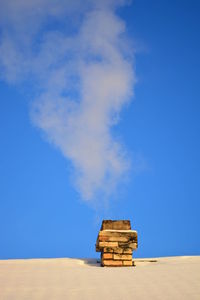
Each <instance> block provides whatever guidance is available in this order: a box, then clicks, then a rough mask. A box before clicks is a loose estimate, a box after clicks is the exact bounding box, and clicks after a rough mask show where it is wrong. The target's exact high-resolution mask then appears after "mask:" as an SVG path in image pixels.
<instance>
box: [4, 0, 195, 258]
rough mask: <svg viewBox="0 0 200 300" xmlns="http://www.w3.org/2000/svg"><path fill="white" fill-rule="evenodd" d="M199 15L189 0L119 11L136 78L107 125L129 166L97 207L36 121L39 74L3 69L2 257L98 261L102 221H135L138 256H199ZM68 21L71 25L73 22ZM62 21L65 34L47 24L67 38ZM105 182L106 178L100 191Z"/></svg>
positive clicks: (150, 3)
mask: <svg viewBox="0 0 200 300" xmlns="http://www.w3.org/2000/svg"><path fill="white" fill-rule="evenodd" d="M19 2H20V1H19ZM21 2H23V1H21ZM105 3H106V1H105ZM5 9H6V8H5ZM82 9H83V8H82V7H80V8H79V11H81V13H82ZM199 12H200V3H199V1H195V0H193V1H180V0H174V1H172V0H170V1H165V0H164V1H147V0H140V1H137V0H135V1H133V3H132V4H131V5H129V6H123V7H119V8H118V9H117V12H116V14H117V15H118V16H119V17H120V18H121V19H122V20H123V21H124V22H125V23H126V37H127V36H128V38H129V41H130V43H133V45H134V46H133V48H134V49H135V54H134V57H133V58H130V60H131V59H132V60H134V70H135V71H134V73H133V75H134V76H136V77H137V83H136V84H134V81H132V84H133V85H134V98H133V96H130V97H129V98H130V100H132V101H130V103H128V104H126V101H124V102H123V105H122V107H121V112H120V117H119V122H118V123H117V125H116V126H114V127H112V128H111V129H112V130H111V131H112V137H115V139H117V140H120V143H121V144H122V145H123V147H124V148H125V149H126V151H127V153H128V154H127V156H128V159H130V160H132V166H131V169H130V170H129V171H127V173H125V175H124V176H125V177H126V179H128V180H126V181H127V182H125V183H124V180H122V178H121V177H120V178H118V179H117V180H118V182H117V184H118V187H117V188H115V189H114V191H112V193H109V196H108V200H106V201H108V203H109V204H107V205H104V204H102V202H104V201H103V200H102V199H104V198H105V195H104V196H103V193H104V194H105V192H107V190H103V192H102V191H101V193H100V195H99V194H98V195H96V199H94V200H91V201H85V200H84V199H82V198H84V197H85V195H87V196H88V195H89V196H90V192H91V190H87V191H84V190H83V189H81V187H80V185H79V187H78V188H77V185H76V186H74V179H73V176H75V175H74V173H73V171H72V169H73V163H71V160H70V159H66V156H65V155H63V153H61V152H62V145H61V147H59V145H60V144H59V145H58V143H57V144H56V142H55V141H54V140H53V142H52V143H49V142H48V140H49V139H48V137H47V136H46V135H45V134H44V131H41V127H42V125H41V124H40V126H38V124H36V125H35V123H34V122H33V121H32V115H31V108H30V107H31V105H32V104H31V103H32V102H33V98H35V94H37V95H38V93H39V92H38V90H37V89H35V85H36V84H38V82H41V81H42V80H43V78H42V77H39V76H38V77H37V81H34V80H35V79H33V78H32V76H31V75H30V74H28V75H27V74H25V75H24V74H22V75H20V76H22V77H23V80H22V81H20V83H19V82H18V80H16V78H15V79H14V80H13V79H12V78H11V77H12V76H11V77H9V76H7V78H6V76H4V73H3V72H5V69H3V68H2V67H1V69H0V71H1V73H2V75H1V78H2V80H1V82H0V122H1V123H0V140H1V147H0V166H1V167H0V182H1V184H0V186H1V187H0V259H8V258H34V257H98V254H96V253H95V248H94V245H95V241H96V237H97V234H98V230H99V228H100V225H101V221H102V219H103V218H108V219H130V220H131V223H132V227H133V229H136V230H137V231H138V239H139V248H138V250H137V251H136V252H135V253H134V255H135V256H137V257H156V256H171V255H199V254H200V241H199V239H198V235H199V226H200V221H199V209H200V203H199V198H200V192H199V185H200V175H199V170H200V158H199V153H200V139H199V132H200V118H199V115H200V104H199V98H200V91H199V78H200V76H199V75H200V74H199V72H200V71H199V70H200V59H199V50H200V40H199V28H200V20H199ZM70 14H72V13H71V12H70V13H69V16H68V18H70ZM1 17H2V16H1ZM59 17H60V16H59ZM83 18H84V16H83ZM100 21H101V18H100ZM114 21H115V20H114ZM114 21H113V22H114ZM67 22H68V21H67ZM70 22H71V21H70ZM73 22H74V23H76V24H73ZM73 22H72V23H70V24H71V25H70V26H72V27H73V25H74V26H75V25H76V26H77V27H78V26H79V25H77V24H79V22H78V21H76V20H74V21H73ZM114 24H115V23H114ZM117 24H119V23H117V21H116V25H117ZM67 25H68V23H66V27H64V29H63V28H62V30H61V29H60V28H59V22H55V20H53V21H52V20H51V18H49V19H48V26H49V28H50V29H52V28H53V29H54V27H56V29H58V28H59V30H61V31H62V33H63V34H64V35H66V36H67V35H68V34H69V32H68V29H67V28H68V26H67ZM4 26H5V25H4V23H3V22H1V27H2V28H4ZM28 29H29V30H31V25H30V28H28ZM71 30H72V29H71ZM47 31H48V30H47V28H45V30H44V32H47ZM2 32H3V29H1V34H2ZM40 34H42V33H41V32H40ZM0 42H2V39H1V40H0ZM124 42H125V41H124ZM35 43H36V44H35V46H37V45H39V42H35ZM129 49H132V48H131V47H130V48H129ZM83 51H86V55H87V54H88V52H87V51H88V50H87V49H86V50H83ZM22 54H23V55H24V60H26V57H25V56H26V55H27V54H26V53H25V54H24V53H22ZM23 55H22V60H23ZM88 55H90V54H88ZM63 59H66V60H69V57H64V58H63ZM123 62H124V61H123ZM12 67H13V66H12ZM25 67H26V66H24V65H22V64H21V65H20V68H21V69H23V68H25ZM11 71H12V72H14V71H16V70H14V71H13V69H12V68H11ZM16 74H17V79H18V76H19V75H18V73H17V72H16ZM46 74H47V73H45V76H46ZM84 74H85V73H84ZM111 76H112V74H111ZM59 78H60V77H58V79H59ZM11 79H12V80H11ZM54 83H55V82H54ZM45 84H46V83H45ZM127 89H128V91H129V86H128V87H127ZM120 92H121V90H120ZM69 93H71V95H72V94H73V91H70V92H69ZM38 127H40V129H39V128H38ZM42 129H44V128H42ZM66 143H69V141H68V140H67V141H66ZM55 144H56V147H55ZM60 150H61V151H60ZM67 151H68V148H67ZM67 153H68V152H67ZM118 159H120V157H118ZM76 162H77V160H76ZM78 162H79V161H78ZM101 163H102V164H103V163H105V161H104V160H102V161H101ZM120 166H121V168H122V169H123V166H124V162H123V161H121V165H120ZM109 171H110V170H108V172H109ZM111 171H112V170H111ZM111 171H110V172H111ZM95 174H96V173H95ZM111 174H112V173H111ZM122 177H123V176H122ZM87 178H88V177H87ZM106 179H107V177H106ZM114 179H115V178H114ZM83 182H84V184H85V183H88V182H89V181H88V180H86V181H83ZM105 184H106V180H105V181H103V180H102V183H101V186H100V188H102V186H103V185H105ZM109 184H110V182H109V180H108V186H109ZM92 192H93V190H92ZM89 196H88V197H89ZM101 197H102V199H101ZM94 198H95V196H94ZM86 200H87V199H86Z"/></svg>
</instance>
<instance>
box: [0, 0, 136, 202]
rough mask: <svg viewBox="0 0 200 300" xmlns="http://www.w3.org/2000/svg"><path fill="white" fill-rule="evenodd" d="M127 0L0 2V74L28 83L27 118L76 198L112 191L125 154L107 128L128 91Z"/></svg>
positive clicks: (132, 78)
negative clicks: (62, 161)
mask: <svg viewBox="0 0 200 300" xmlns="http://www.w3.org/2000/svg"><path fill="white" fill-rule="evenodd" d="M125 2H127V1H123V0H121V1H117V0H115V1H114V0H110V1H109V0H104V1H102V0H101V1H95V0H90V1H84V4H83V2H82V1H81V0H80V1H78V0H76V1H72V0H70V1H69V0H60V1H58V0H54V1H50V0H29V1H27V0H7V1H4V0H2V1H0V5H1V12H0V25H1V30H0V71H1V79H3V80H6V81H7V82H9V83H12V84H19V83H20V84H21V83H24V82H25V81H29V82H32V87H33V88H34V91H35V93H34V94H35V95H37V96H35V99H34V100H33V103H32V108H31V118H32V121H33V123H34V124H35V125H36V126H37V127H39V128H40V129H42V130H43V132H44V133H45V135H46V137H47V138H48V140H49V141H50V142H51V143H53V144H54V145H55V146H56V147H57V148H58V149H60V151H61V152H62V154H63V155H64V157H66V159H68V160H70V161H71V163H72V166H73V182H74V184H75V186H76V188H77V190H78V191H79V193H80V195H81V197H82V198H83V199H84V200H88V201H92V200H94V198H95V197H98V196H99V195H101V196H102V197H108V196H109V195H110V194H111V193H112V192H114V191H115V190H116V187H117V185H118V183H119V182H120V180H121V179H122V178H123V177H124V175H125V174H126V172H127V170H128V169H129V159H128V157H127V155H126V153H125V151H124V149H123V147H122V146H121V145H120V144H119V142H118V141H117V140H116V138H115V137H114V136H113V134H112V127H113V126H114V125H116V124H117V123H118V121H119V114H120V111H121V109H122V107H123V106H124V105H125V104H126V103H128V102H129V101H130V99H131V97H132V96H133V87H134V84H135V74H134V69H133V66H132V61H133V49H132V47H131V45H130V42H129V40H128V39H127V37H126V26H125V23H124V22H123V21H122V20H121V19H120V18H119V17H118V15H117V13H116V9H117V8H118V7H119V6H123V5H125V4H126V3H125Z"/></svg>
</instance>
